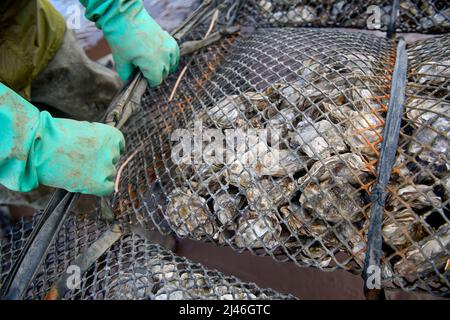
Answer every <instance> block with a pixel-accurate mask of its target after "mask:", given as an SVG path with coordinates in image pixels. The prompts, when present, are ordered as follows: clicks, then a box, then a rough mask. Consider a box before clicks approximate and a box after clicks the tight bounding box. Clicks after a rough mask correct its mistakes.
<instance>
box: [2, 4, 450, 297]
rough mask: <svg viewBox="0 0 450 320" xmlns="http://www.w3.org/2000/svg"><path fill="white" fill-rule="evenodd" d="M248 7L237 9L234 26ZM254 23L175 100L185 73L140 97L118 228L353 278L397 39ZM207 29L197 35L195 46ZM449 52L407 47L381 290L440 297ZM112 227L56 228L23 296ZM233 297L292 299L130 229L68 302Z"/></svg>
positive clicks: (87, 222) (194, 65) (75, 221)
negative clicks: (138, 229)
mask: <svg viewBox="0 0 450 320" xmlns="http://www.w3.org/2000/svg"><path fill="white" fill-rule="evenodd" d="M255 3H256V2H252V1H249V2H246V3H245V5H244V9H243V10H241V11H239V12H240V13H241V14H242V15H243V17H240V21H241V22H242V24H243V25H245V24H247V22H248V21H250V20H245V17H249V13H248V11H245V10H248V9H249V8H252V6H254V5H255ZM274 3H275V2H274ZM278 3H281V1H280V2H278ZM317 3H320V4H321V5H325V3H326V2H323V1H321V2H317ZM402 3H404V2H402ZM421 3H422V2H421ZM436 3H437V2H436ZM437 5H438V4H436V6H437ZM439 8H442V7H439ZM246 12H247V13H246ZM253 17H258V15H253ZM264 21H266V20H264V19H263V20H255V21H250V22H248V24H247V25H251V26H253V27H260V28H257V29H256V28H255V29H254V28H244V29H243V31H242V32H241V34H239V35H237V36H236V35H235V36H224V37H223V38H222V39H221V40H220V41H219V42H217V43H215V44H213V45H211V46H209V47H208V48H205V49H202V50H200V51H198V52H197V53H195V54H193V55H191V56H189V57H185V58H183V59H182V61H181V64H180V65H181V68H182V67H184V66H187V67H186V73H185V75H184V77H183V78H182V80H181V81H180V84H179V86H178V88H177V89H176V91H175V95H174V99H173V100H172V101H169V96H170V95H171V93H172V92H173V90H174V87H175V82H176V80H177V77H178V76H179V74H175V75H171V76H170V77H169V79H168V80H167V81H166V82H165V84H163V85H162V86H160V87H159V88H157V89H152V90H149V91H147V93H146V95H145V96H144V98H143V101H142V109H141V110H140V111H139V113H138V115H137V116H135V117H133V118H132V119H130V121H129V122H128V123H127V124H126V126H125V128H124V130H123V131H124V134H125V136H126V139H127V146H128V151H127V153H126V154H125V155H124V156H123V157H122V159H121V161H120V164H119V165H123V164H124V163H125V162H126V163H127V164H126V165H125V166H124V167H123V171H122V173H121V177H120V184H119V192H118V193H116V194H115V195H114V197H113V198H112V205H113V209H114V214H115V217H116V219H117V220H118V221H119V222H120V223H121V224H122V225H123V226H125V227H126V226H128V225H129V224H134V223H138V224H140V225H141V226H143V227H144V229H146V230H158V231H160V232H161V233H166V234H167V233H175V234H177V235H178V236H179V237H188V238H191V239H195V240H200V241H210V242H215V243H216V244H218V245H226V246H231V247H232V248H233V249H234V250H236V251H239V252H241V251H244V250H248V251H251V252H253V253H254V254H257V255H269V256H271V257H273V258H274V259H276V260H278V261H291V262H294V263H296V264H297V265H298V266H302V267H310V266H312V267H317V268H320V269H321V270H324V271H331V270H335V269H337V268H340V269H346V270H348V271H351V272H353V273H360V272H361V271H362V269H363V266H364V257H365V251H366V236H367V228H368V224H369V213H370V195H371V190H372V188H373V184H374V182H375V180H376V165H377V161H378V158H379V154H380V150H379V148H380V146H381V143H380V142H381V141H382V131H383V127H384V122H385V116H386V111H387V110H388V108H389V106H388V101H389V98H390V88H391V83H392V74H393V69H394V64H395V58H396V57H395V52H396V42H395V41H393V40H392V41H391V40H387V39H385V38H381V37H376V36H373V35H369V34H363V33H356V32H342V31H336V30H326V29H307V28H303V29H300V28H287V27H285V26H286V25H289V24H286V25H278V24H273V23H272V22H270V23H268V24H265V22H264ZM311 25H314V24H311ZM268 26H279V27H276V28H269V27H268ZM338 26H341V25H338ZM342 26H345V25H342ZM205 31H206V29H205V28H203V27H199V28H197V30H196V31H195V32H194V33H193V34H191V35H190V36H189V39H191V40H192V39H200V38H201V37H202V36H203V35H204V32H205ZM448 48H449V37H448V35H446V36H442V37H439V38H434V39H430V40H426V41H418V42H415V43H412V44H410V45H409V46H408V53H409V59H408V67H409V70H408V83H407V88H406V92H407V97H406V103H405V112H404V117H403V122H402V130H401V133H400V143H399V147H398V155H397V161H396V164H395V168H394V170H393V176H392V178H391V181H390V185H389V197H388V200H387V203H386V207H385V211H384V214H383V226H382V231H383V259H382V267H383V270H382V274H383V281H384V285H385V286H387V287H400V288H402V289H403V290H416V289H421V290H427V291H429V292H432V293H434V294H439V295H444V296H446V295H448V290H449V279H448V269H449V260H448V259H449V247H450V245H449V241H450V238H449V234H450V233H449V230H448V228H449V200H448V198H449V196H448V195H449V190H450V186H449V184H448V181H449V174H448V163H449V162H448V158H449V136H448V132H449V112H448V111H449V110H448V109H449V102H448V101H449V96H448V86H449V83H448V81H449V80H448V79H449V60H448V57H449V49H448ZM181 68H180V69H181ZM196 133H197V134H199V133H200V140H198V139H196V138H198V137H199V136H198V135H196ZM228 134H230V136H228ZM203 140H205V141H203ZM186 141H187V143H186ZM183 142H185V144H182V143H183ZM212 142H216V144H212ZM217 142H219V145H221V146H222V147H223V148H222V149H224V150H225V153H224V154H222V157H220V152H219V156H218V153H217V152H218V150H220V149H221V148H218V144H217ZM183 146H184V147H186V146H189V147H190V148H188V149H187V150H188V151H191V152H185V151H186V149H184V148H183ZM211 146H213V148H210V147H211ZM230 146H231V148H230ZM198 148H200V149H201V150H200V151H199V152H198V153H197V150H199V149H198ZM192 151H193V152H192ZM205 155H207V156H210V157H209V158H208V159H209V160H208V161H209V162H208V161H207V160H205V158H204V156H205ZM212 155H214V156H218V157H212ZM211 159H212V162H211ZM94 211H95V210H94ZM97 211H98V210H97ZM107 228H108V226H107V225H106V224H105V223H103V222H101V221H99V220H98V219H92V218H89V217H77V218H74V216H72V217H71V218H70V219H69V220H68V221H66V223H65V225H64V228H63V230H61V231H60V234H59V235H58V238H57V241H56V242H55V243H54V244H53V245H52V247H51V250H50V253H49V254H48V256H47V258H46V260H45V263H44V264H43V265H42V266H41V270H40V272H39V273H38V276H37V277H36V279H35V281H34V282H33V284H32V286H31V288H30V291H29V293H28V298H42V297H44V296H45V295H46V294H47V293H48V290H49V288H50V287H51V285H52V284H54V283H55V281H57V279H59V278H60V277H61V274H62V273H64V272H65V270H67V267H68V266H69V265H70V263H71V262H72V261H73V260H74V258H75V257H76V256H77V255H78V254H79V253H81V252H83V251H84V250H85V249H86V248H87V247H88V246H89V245H90V244H92V243H93V241H95V240H96V239H97V238H98V237H99V236H100V235H101V234H102V233H103V232H104V231H105V230H107ZM26 230H28V229H27V228H26V224H22V225H19V226H18V229H17V230H15V231H14V232H12V233H11V235H13V237H15V238H17V239H18V240H19V241H17V244H16V242H14V243H13V242H12V240H11V239H12V238H11V237H9V238H8V237H7V240H6V241H2V257H1V260H2V263H1V266H2V270H1V275H2V278H4V276H5V275H6V274H7V273H8V270H9V268H10V267H11V264H12V262H13V260H14V259H16V257H17V252H19V251H18V250H19V248H20V247H21V245H23V241H24V239H25V237H26V235H27V232H29V231H26ZM10 252H11V253H10ZM172 269H173V270H176V271H173V272H172V271H171V270H172ZM158 270H159V271H158ZM160 270H166V271H167V272H165V271H163V272H161V271H160ZM162 273H164V275H165V277H163V276H162ZM225 287H226V289H225ZM222 289H223V290H222ZM231 297H233V298H255V297H256V298H266V297H271V298H278V297H279V298H285V297H286V296H282V295H278V294H277V293H274V292H273V291H270V290H261V289H258V288H257V287H256V286H254V285H248V284H243V283H241V282H239V281H238V280H237V279H235V278H229V277H225V276H223V275H221V274H220V273H218V272H215V271H214V272H212V271H208V270H206V269H205V268H203V267H201V266H199V265H195V264H192V263H190V262H189V261H186V260H184V259H182V258H178V257H175V256H174V255H173V254H171V253H169V252H166V251H163V250H162V249H161V248H160V247H158V246H155V245H151V244H149V243H147V242H145V241H144V240H142V239H140V238H139V237H138V236H137V235H132V234H131V235H130V234H128V233H127V235H126V236H124V237H123V238H121V239H120V240H119V242H117V243H116V244H115V245H114V246H113V247H112V248H111V250H109V251H108V252H107V253H106V254H105V255H103V256H102V258H100V259H99V260H97V262H96V263H95V265H94V266H93V267H91V268H90V269H89V271H88V272H87V273H85V274H84V275H83V279H82V287H81V289H80V290H75V291H72V292H70V293H68V294H67V295H66V296H65V298H67V299H72V298H73V299H78V298H83V299H99V298H107V299H119V298H139V299H159V298H172V299H174V298H223V299H227V298H231Z"/></svg>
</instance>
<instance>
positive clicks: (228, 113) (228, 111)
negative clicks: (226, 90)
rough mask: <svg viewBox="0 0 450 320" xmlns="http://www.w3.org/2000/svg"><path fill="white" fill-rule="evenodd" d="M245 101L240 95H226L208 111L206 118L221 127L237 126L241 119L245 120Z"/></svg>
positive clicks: (207, 121)
mask: <svg viewBox="0 0 450 320" xmlns="http://www.w3.org/2000/svg"><path fill="white" fill-rule="evenodd" d="M245 103H246V101H245V100H244V99H243V98H242V96H240V95H232V96H225V97H224V98H222V100H220V101H219V102H218V103H217V104H216V105H214V106H213V107H212V108H209V109H208V110H207V111H206V115H205V116H204V120H205V122H206V123H208V124H210V125H215V126H216V127H218V128H221V129H229V128H236V127H237V124H238V123H239V120H245V113H244V112H245V111H246V104H245Z"/></svg>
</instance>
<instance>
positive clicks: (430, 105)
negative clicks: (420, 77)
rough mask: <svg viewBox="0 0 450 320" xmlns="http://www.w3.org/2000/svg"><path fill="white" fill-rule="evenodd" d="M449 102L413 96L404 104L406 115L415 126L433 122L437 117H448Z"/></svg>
mask: <svg viewBox="0 0 450 320" xmlns="http://www.w3.org/2000/svg"><path fill="white" fill-rule="evenodd" d="M449 114H450V103H447V102H445V101H443V100H437V99H432V98H428V97H427V98H415V99H411V100H409V101H408V102H407V104H406V116H407V117H408V119H410V120H411V124H412V125H413V126H414V127H415V128H420V127H421V126H422V125H423V124H426V123H430V122H433V121H434V120H436V119H437V118H438V117H448V115H449Z"/></svg>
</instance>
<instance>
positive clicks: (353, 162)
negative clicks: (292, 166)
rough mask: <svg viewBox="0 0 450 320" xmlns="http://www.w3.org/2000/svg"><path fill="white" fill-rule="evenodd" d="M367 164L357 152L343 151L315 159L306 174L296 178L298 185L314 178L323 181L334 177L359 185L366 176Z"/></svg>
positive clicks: (303, 184)
mask: <svg viewBox="0 0 450 320" xmlns="http://www.w3.org/2000/svg"><path fill="white" fill-rule="evenodd" d="M367 172H368V169H367V166H366V164H365V162H364V160H363V159H362V158H361V157H360V156H359V155H357V154H354V153H344V154H341V155H335V156H331V157H329V158H326V159H323V160H321V161H317V162H316V163H314V164H313V165H312V167H311V168H310V169H309V171H308V174H306V175H304V176H303V177H301V178H299V179H298V184H299V186H305V185H306V184H307V183H309V182H311V181H312V180H314V179H316V180H318V181H325V180H328V179H336V180H339V181H342V182H344V183H345V182H347V183H350V184H352V185H359V184H361V182H364V180H365V178H366V177H367V175H368V174H367Z"/></svg>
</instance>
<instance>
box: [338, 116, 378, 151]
mask: <svg viewBox="0 0 450 320" xmlns="http://www.w3.org/2000/svg"><path fill="white" fill-rule="evenodd" d="M383 124H384V122H383V120H382V119H381V117H380V116H379V115H376V114H374V113H373V112H357V111H351V112H350V115H349V118H348V120H347V123H346V130H345V137H346V138H347V139H346V140H347V142H348V143H349V144H350V146H351V149H352V150H354V151H357V152H361V153H363V154H366V155H369V156H375V155H376V150H377V149H378V148H377V146H376V145H375V143H377V142H378V141H381V137H382V131H383Z"/></svg>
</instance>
